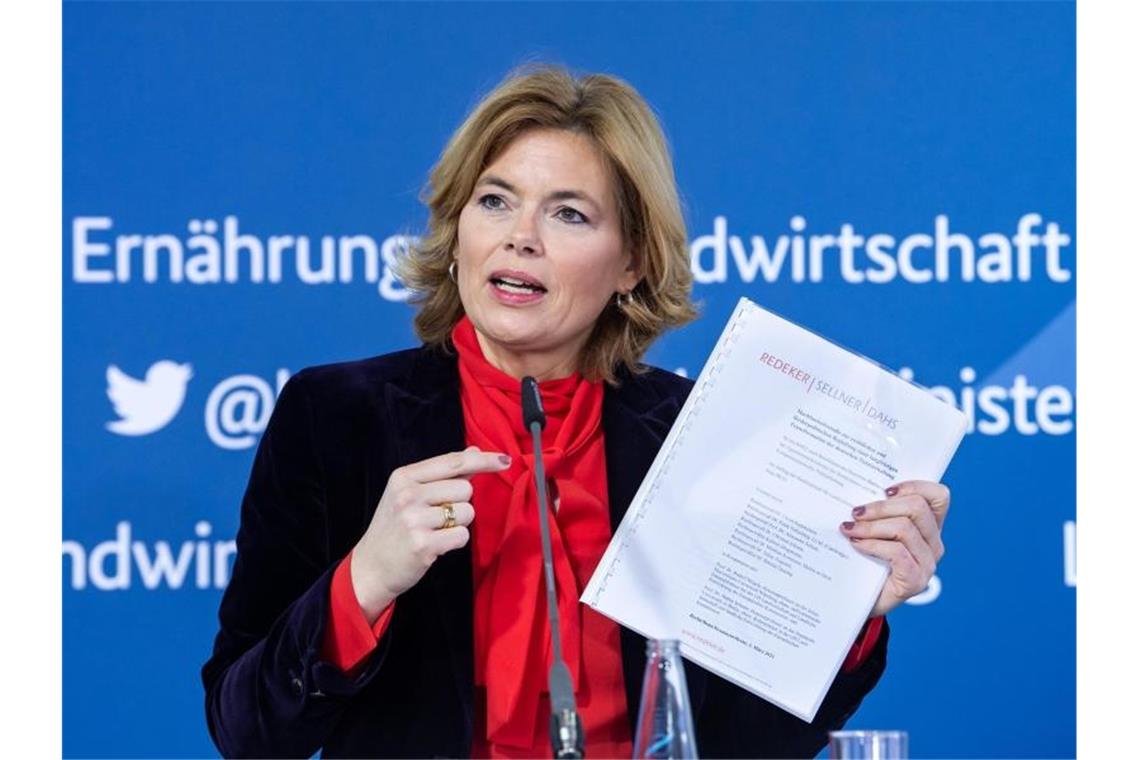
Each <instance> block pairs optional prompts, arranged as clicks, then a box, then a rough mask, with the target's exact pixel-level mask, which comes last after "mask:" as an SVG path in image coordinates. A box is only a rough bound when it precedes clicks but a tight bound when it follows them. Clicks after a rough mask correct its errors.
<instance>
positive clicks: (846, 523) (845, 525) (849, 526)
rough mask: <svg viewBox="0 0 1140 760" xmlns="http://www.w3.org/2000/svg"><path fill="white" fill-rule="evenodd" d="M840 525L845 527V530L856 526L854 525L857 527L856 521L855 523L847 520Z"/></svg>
mask: <svg viewBox="0 0 1140 760" xmlns="http://www.w3.org/2000/svg"><path fill="white" fill-rule="evenodd" d="M840 527H841V528H843V530H851V529H852V528H854V527H855V523H853V522H845V523H843V525H841V526H840Z"/></svg>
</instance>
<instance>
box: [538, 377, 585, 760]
mask: <svg viewBox="0 0 1140 760" xmlns="http://www.w3.org/2000/svg"><path fill="white" fill-rule="evenodd" d="M522 412H523V427H525V428H526V429H527V430H529V431H530V436H531V440H532V442H533V443H534V484H535V487H536V488H537V489H538V525H539V531H540V532H541V534H542V565H543V569H544V570H545V572H546V611H547V614H548V615H549V617H550V635H551V638H552V642H551V643H552V645H553V646H552V647H551V650H552V652H553V655H554V664H553V665H551V666H550V676H549V678H548V680H547V685H548V688H549V689H550V710H551V716H550V745H551V748H552V749H553V750H554V757H556V758H581V757H583V756H584V755H583V749H582V748H583V747H584V746H585V743H586V734H585V730H584V729H583V728H582V720H581V718H579V717H578V706H577V704H576V703H575V701H574V685H573V683H572V682H571V679H570V669H569V668H568V667H566V661H565V660H563V659H562V634H561V630H560V627H559V622H558V594H557V593H556V589H555V587H554V555H553V553H552V552H551V550H550V525H549V524H548V523H547V515H549V514H550V508H549V507H548V506H547V503H546V467H545V466H544V465H543V461H542V430H543V428H545V427H546V413H545V412H543V411H542V396H540V395H539V392H538V382H537V381H536V380H535V379H534V378H533V377H529V376H527V377H524V378H523V380H522Z"/></svg>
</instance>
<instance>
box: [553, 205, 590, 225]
mask: <svg viewBox="0 0 1140 760" xmlns="http://www.w3.org/2000/svg"><path fill="white" fill-rule="evenodd" d="M556 216H557V217H558V218H559V219H561V220H562V221H564V222H570V223H572V224H583V223H585V222H588V221H589V220H588V219H587V218H586V217H585V216H583V215H582V212H581V211H578V210H577V209H572V208H570V207H569V206H563V207H562V208H560V209H558V213H557V214H556Z"/></svg>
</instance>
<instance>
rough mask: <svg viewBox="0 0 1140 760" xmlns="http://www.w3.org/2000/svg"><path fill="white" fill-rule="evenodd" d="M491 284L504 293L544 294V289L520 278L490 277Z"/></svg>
mask: <svg viewBox="0 0 1140 760" xmlns="http://www.w3.org/2000/svg"><path fill="white" fill-rule="evenodd" d="M491 284H492V285H494V286H495V287H496V288H498V289H499V290H502V291H504V292H506V293H516V294H518V295H533V294H535V293H545V292H546V288H544V287H542V285H540V284H538V283H537V282H535V281H533V280H524V279H522V278H520V277H508V276H506V275H502V276H493V277H491Z"/></svg>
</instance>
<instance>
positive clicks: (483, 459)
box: [403, 447, 511, 483]
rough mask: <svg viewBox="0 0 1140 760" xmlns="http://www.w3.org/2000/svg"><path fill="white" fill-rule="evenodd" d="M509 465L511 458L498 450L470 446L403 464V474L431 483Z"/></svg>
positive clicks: (490, 470) (494, 470)
mask: <svg viewBox="0 0 1140 760" xmlns="http://www.w3.org/2000/svg"><path fill="white" fill-rule="evenodd" d="M510 466H511V458H510V457H509V456H507V455H506V454H503V453H502V452H498V451H480V450H479V449H477V448H475V447H470V448H468V449H466V450H465V451H452V452H450V453H447V454H440V455H439V456H436V457H432V458H431V459H424V460H422V461H419V462H413V463H412V464H409V465H405V466H404V467H403V471H404V475H406V476H407V477H408V478H410V479H411V480H413V481H415V482H417V483H432V482H434V481H437V480H446V479H449V478H465V477H469V476H471V475H477V474H479V473H481V472H499V471H501V470H505V469H507V468H508V467H510Z"/></svg>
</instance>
